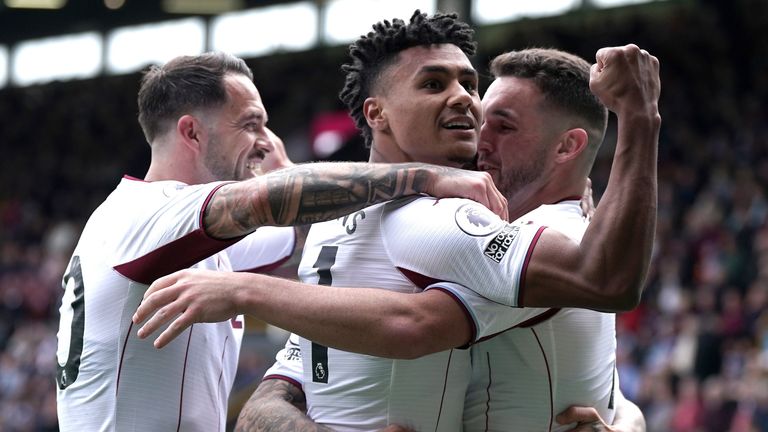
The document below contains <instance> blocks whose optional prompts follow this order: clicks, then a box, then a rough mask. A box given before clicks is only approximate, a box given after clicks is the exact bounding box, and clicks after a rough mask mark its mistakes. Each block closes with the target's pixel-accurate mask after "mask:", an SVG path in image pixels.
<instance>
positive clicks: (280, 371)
mask: <svg viewBox="0 0 768 432" xmlns="http://www.w3.org/2000/svg"><path fill="white" fill-rule="evenodd" d="M303 374H304V367H303V366H302V363H301V347H300V346H299V335H297V334H294V333H291V336H290V337H289V338H288V340H287V341H286V342H285V347H283V349H281V350H280V351H278V353H277V355H276V356H275V364H273V365H272V367H270V368H269V369H267V372H266V373H265V374H264V380H268V379H279V380H283V381H288V382H290V383H291V384H293V385H295V386H296V387H298V388H300V389H303V387H304V378H303Z"/></svg>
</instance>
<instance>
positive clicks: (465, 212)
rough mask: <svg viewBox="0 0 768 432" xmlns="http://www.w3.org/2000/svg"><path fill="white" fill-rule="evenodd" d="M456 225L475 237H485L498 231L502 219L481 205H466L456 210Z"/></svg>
mask: <svg viewBox="0 0 768 432" xmlns="http://www.w3.org/2000/svg"><path fill="white" fill-rule="evenodd" d="M455 218H456V225H458V227H459V228H460V229H461V230H462V231H464V232H465V233H467V234H469V235H471V236H473V237H485V236H487V235H489V234H491V233H492V232H494V231H496V230H497V229H498V227H499V224H500V223H501V222H500V219H499V218H497V217H496V216H495V215H494V214H493V213H492V212H491V211H490V210H488V209H487V208H485V207H483V206H481V205H480V204H475V203H470V204H464V205H462V206H461V207H459V208H458V209H456V216H455Z"/></svg>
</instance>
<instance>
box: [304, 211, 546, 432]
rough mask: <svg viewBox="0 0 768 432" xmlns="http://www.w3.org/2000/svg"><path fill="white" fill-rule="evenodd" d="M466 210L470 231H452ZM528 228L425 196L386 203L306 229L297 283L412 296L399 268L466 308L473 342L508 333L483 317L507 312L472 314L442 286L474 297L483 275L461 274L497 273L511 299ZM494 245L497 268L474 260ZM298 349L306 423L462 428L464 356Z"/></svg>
mask: <svg viewBox="0 0 768 432" xmlns="http://www.w3.org/2000/svg"><path fill="white" fill-rule="evenodd" d="M467 209H470V210H472V211H471V212H470V213H471V214H472V215H473V216H476V217H473V218H472V220H473V221H474V222H477V223H478V224H479V225H478V226H466V220H465V219H462V221H461V222H458V223H457V218H458V217H459V216H457V215H462V216H465V215H466V214H467ZM473 212H474V213H473ZM475 213H476V214H475ZM478 221H479V222H478ZM459 225H463V228H464V229H468V230H470V231H471V232H472V235H469V234H467V233H466V232H465V231H463V230H462V228H461V227H460V226H459ZM537 228H538V227H534V226H530V227H528V226H525V227H523V226H519V225H515V226H512V225H508V224H506V223H504V222H503V221H501V220H499V219H498V218H497V217H496V216H495V215H493V214H491V213H490V212H489V211H488V210H487V209H484V208H483V207H482V206H479V205H478V204H476V203H473V202H471V201H466V200H440V201H438V202H436V201H435V200H434V199H432V198H426V197H424V198H419V199H415V200H412V199H408V200H401V201H395V202H391V203H387V204H385V205H377V206H372V207H369V208H367V209H365V210H363V211H360V212H357V213H355V214H353V215H349V216H347V217H344V218H340V219H338V220H336V221H331V222H325V223H321V224H316V225H314V226H313V227H312V229H311V230H310V234H309V236H308V238H307V242H306V245H305V248H304V254H303V258H302V262H301V265H300V268H299V276H300V277H301V279H302V280H303V281H304V282H309V283H320V284H329V285H333V286H339V287H345V286H346V287H358V286H372V287H377V288H384V289H389V290H393V291H398V292H406V293H413V292H418V291H420V290H421V288H419V287H417V286H416V285H415V284H414V283H412V282H411V281H410V280H409V279H408V278H407V277H406V276H404V274H403V273H402V272H401V271H399V270H398V268H400V269H405V270H409V271H414V272H419V273H421V274H422V275H425V276H429V277H430V278H433V279H436V280H437V282H438V283H437V284H436V285H435V286H436V287H440V288H441V289H444V290H446V291H450V292H452V293H454V295H455V296H456V298H457V300H458V301H459V302H460V304H462V305H463V306H464V307H465V308H469V309H468V314H469V315H470V316H472V317H473V318H472V319H473V321H474V324H475V326H476V328H477V330H479V331H480V333H478V334H477V337H481V336H483V335H485V333H483V332H486V333H487V332H492V333H493V332H497V331H499V330H500V329H506V328H507V325H501V324H499V321H497V320H493V319H488V318H487V317H486V316H485V314H486V313H487V311H488V310H496V311H499V310H504V311H511V310H512V309H511V308H509V307H508V306H504V305H499V304H494V303H491V302H487V301H486V302H485V303H486V304H490V305H491V306H489V307H488V308H487V309H483V308H481V307H476V306H478V304H479V303H478V301H477V299H476V298H477V297H478V296H477V295H476V294H474V293H471V294H472V295H474V297H475V298H473V299H471V300H467V301H464V300H462V294H461V293H460V292H459V290H458V289H457V287H456V286H455V285H454V284H451V283H450V282H461V283H462V284H464V285H467V286H469V287H470V288H471V289H473V290H477V291H481V290H482V287H481V286H480V285H481V284H483V283H488V278H487V277H484V278H476V277H474V275H475V274H476V273H475V272H472V274H471V275H465V274H461V270H462V269H466V268H467V267H471V266H472V265H473V263H476V265H477V266H478V267H480V266H483V265H485V266H486V267H485V268H486V269H487V270H486V271H491V270H492V271H494V272H497V273H501V274H503V275H500V276H498V277H495V278H492V279H493V280H494V281H503V282H499V283H503V284H504V286H505V287H506V289H507V290H509V291H516V287H517V286H518V283H519V278H520V275H521V273H522V267H523V262H524V257H525V255H526V253H527V252H528V250H529V248H530V247H531V243H532V241H533V239H534V237H535V235H536V233H537V231H538V230H537ZM499 236H500V237H499ZM497 237H499V238H500V239H501V240H500V241H499V240H498V239H497ZM494 239H496V240H497V241H496V242H497V243H498V244H503V245H504V249H505V250H507V252H506V254H501V255H500V256H497V257H496V258H498V261H500V262H501V264H499V262H497V261H494V260H493V259H491V258H489V257H488V256H486V255H485V254H484V253H483V251H484V250H486V249H487V248H488V245H489V244H490V243H492V242H494V241H495V240H494ZM505 239H507V242H506V243H505V242H504V240H505ZM461 249H467V250H468V252H461V251H460V250H461ZM478 249H479V251H480V252H477V251H478ZM414 251H416V253H414ZM512 257H514V258H512ZM512 260H514V262H509V261H512ZM484 261H488V262H490V264H486V263H485V262H484ZM425 262H426V263H425ZM457 279H458V280H457ZM439 282H449V283H439ZM470 311H471V312H470ZM518 311H519V310H518ZM300 347H301V351H302V358H303V369H304V374H303V381H302V383H303V386H304V392H305V393H306V396H307V406H308V414H309V416H310V417H311V418H313V419H314V420H315V421H317V422H319V423H322V424H325V425H327V426H330V427H331V428H333V429H335V430H339V431H370V430H378V429H381V428H383V427H385V426H386V425H387V424H391V423H397V424H401V425H404V426H408V427H411V428H414V429H416V430H430V431H459V430H460V429H461V415H462V409H463V399H464V394H465V392H466V388H467V384H468V379H469V372H470V364H469V355H468V350H462V349H453V350H449V351H444V352H440V353H435V354H432V355H428V356H424V357H422V358H419V359H416V360H391V359H383V358H377V357H371V356H366V355H360V354H353V353H348V352H344V351H339V350H335V349H330V348H329V349H324V348H323V347H318V346H317V345H314V344H313V343H312V342H311V341H308V340H306V339H303V338H302V339H301V340H300ZM323 355H325V356H327V360H326V359H323V357H322V356H323ZM325 380H327V382H323V381H325Z"/></svg>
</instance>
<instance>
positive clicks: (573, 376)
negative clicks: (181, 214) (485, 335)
mask: <svg viewBox="0 0 768 432" xmlns="http://www.w3.org/2000/svg"><path fill="white" fill-rule="evenodd" d="M519 222H522V223H528V222H532V223H533V224H544V225H548V226H549V227H551V229H557V230H558V231H560V232H562V233H564V234H565V235H567V236H569V237H570V238H572V239H574V240H575V241H581V238H582V236H583V235H584V231H585V230H586V228H587V223H586V222H585V220H584V218H583V217H582V212H581V209H580V207H579V202H578V201H564V202H562V203H559V204H555V205H546V206H542V207H540V208H539V209H537V210H535V211H534V212H531V213H529V214H528V215H526V216H524V217H523V218H522V219H521V220H520V221H519ZM615 352H616V334H615V315H614V314H606V313H600V312H595V311H591V310H585V309H562V310H560V311H559V312H558V313H557V314H556V315H555V316H554V317H552V318H551V319H549V320H547V321H544V322H542V323H539V324H536V325H535V326H533V327H531V328H521V329H514V330H510V331H507V332H505V333H502V334H501V335H498V336H496V337H494V338H492V339H490V340H487V341H484V342H480V343H479V344H477V345H474V346H473V347H472V368H473V375H472V382H471V384H470V388H469V391H468V393H467V400H466V405H465V414H464V427H465V429H464V430H465V431H467V432H480V431H497V432H502V431H505V432H506V431H509V430H515V431H520V432H527V431H530V432H534V431H536V432H539V431H545V430H553V431H564V430H569V429H571V428H572V427H573V425H562V426H561V425H558V424H557V422H555V421H554V418H553V416H555V415H557V414H558V413H560V412H562V411H563V410H565V409H566V408H568V407H569V406H570V405H581V406H594V407H595V408H596V409H597V410H598V412H599V413H600V415H601V417H602V418H603V419H604V420H605V421H606V422H607V423H609V424H610V423H611V422H612V421H613V417H614V410H613V409H612V408H610V407H612V406H613V405H612V402H613V401H612V397H613V391H614V390H615V391H618V388H619V382H618V376H617V375H616V374H615V360H616V357H615Z"/></svg>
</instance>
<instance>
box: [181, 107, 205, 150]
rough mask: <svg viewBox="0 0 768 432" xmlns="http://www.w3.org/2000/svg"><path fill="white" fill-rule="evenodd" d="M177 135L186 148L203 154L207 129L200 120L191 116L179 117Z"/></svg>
mask: <svg viewBox="0 0 768 432" xmlns="http://www.w3.org/2000/svg"><path fill="white" fill-rule="evenodd" d="M176 134H177V135H178V136H179V139H180V141H181V142H182V143H183V144H184V146H185V147H187V148H188V149H190V150H191V151H193V152H195V153H201V152H202V151H203V149H202V147H203V145H204V139H205V137H206V133H205V128H203V125H202V123H200V120H199V119H198V118H197V117H195V116H193V115H189V114H185V115H183V116H181V117H179V120H178V121H176Z"/></svg>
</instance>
